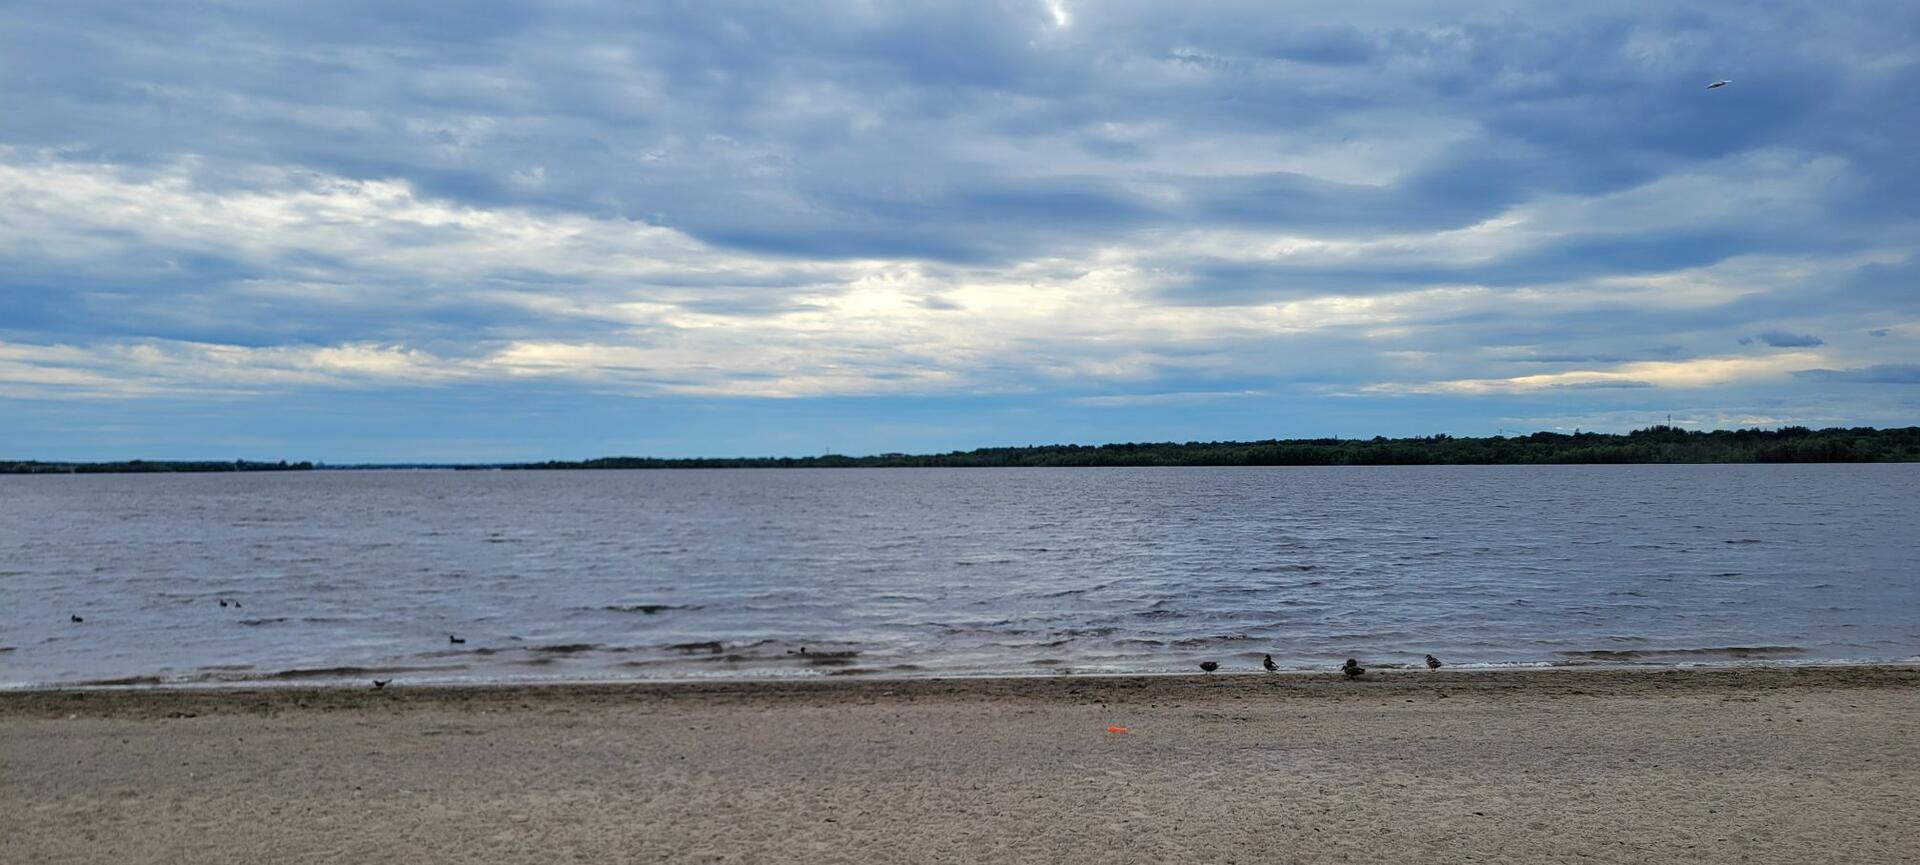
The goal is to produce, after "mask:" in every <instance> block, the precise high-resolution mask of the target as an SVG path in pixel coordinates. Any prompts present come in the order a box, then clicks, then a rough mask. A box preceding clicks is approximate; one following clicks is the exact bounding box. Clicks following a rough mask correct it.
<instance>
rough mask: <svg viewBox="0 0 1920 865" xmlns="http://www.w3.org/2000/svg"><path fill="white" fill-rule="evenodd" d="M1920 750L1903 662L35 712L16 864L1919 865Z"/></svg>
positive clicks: (8, 779) (24, 731)
mask: <svg viewBox="0 0 1920 865" xmlns="http://www.w3.org/2000/svg"><path fill="white" fill-rule="evenodd" d="M1109 724H1121V725H1125V726H1126V727H1128V728H1129V730H1130V731H1129V732H1127V733H1108V732H1106V728H1107V726H1108V725H1109ZM1917 734H1920V671H1916V670H1912V669H1904V668H1884V667H1882V668H1865V667H1861V668H1823V669H1799V670H1787V669H1742V670H1718V671H1699V670H1694V671H1688V670H1671V671H1637V672H1626V671H1620V672H1562V671H1548V672H1499V673H1453V672H1450V671H1447V672H1441V673H1438V674H1427V673H1425V672H1399V673H1393V674H1389V675H1386V676H1384V677H1380V679H1379V680H1378V681H1370V682H1355V683H1347V682H1341V681H1336V680H1334V679H1333V678H1332V677H1298V676H1250V675H1234V676H1227V675H1221V676H1215V677H1211V678H1202V677H1201V676H1199V675H1195V676H1192V677H1180V678H1115V679H1098V678H1071V679H1024V680H1022V679H1000V680H971V681H969V680H947V681H938V680H934V681H826V682H809V683H792V684H771V685H769V684H754V685H747V684H728V685H658V686H651V685H649V686H637V685H627V686H560V687H535V688H528V687H488V688H466V689H449V688H434V689H429V688H409V687H407V685H406V683H405V682H404V681H403V682H401V683H399V684H396V685H394V686H393V687H391V688H389V689H387V690H384V691H372V690H358V689H356V690H344V689H336V690H319V689H308V690H259V691H244V692H237V691H228V692H151V691H149V692H111V693H109V692H90V693H73V692H39V693H26V694H22V693H14V694H6V695H0V862H4V863H7V865H14V863H20V865H26V863H61V862H114V863H137V862H183V863H184V862H192V863H218V862H246V863H270V862H354V863H360V862H458V863H463V865H473V863H499V862H505V863H515V862H539V863H558V862H575V861H580V862H654V861H671V862H1049V863H1051V862H1098V863H1116V862H1246V863H1254V862H1258V863H1284V862H1341V861H1353V862H1465V861H1476V862H1485V861H1496V862H1561V861H1581V862H1783V863H1785V862H1791V863H1808V862H1847V863H1864V862H1915V861H1920V760H1917V759H1916V758H1917V757H1920V735H1917Z"/></svg>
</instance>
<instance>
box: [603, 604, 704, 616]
mask: <svg viewBox="0 0 1920 865" xmlns="http://www.w3.org/2000/svg"><path fill="white" fill-rule="evenodd" d="M600 609H602V610H606V611H607V612H609V613H643V614H645V615H649V616H657V615H659V614H661V613H664V612H666V611H668V610H698V609H700V605H699V604H691V605H681V604H608V605H606V606H604V607H601V608H600Z"/></svg>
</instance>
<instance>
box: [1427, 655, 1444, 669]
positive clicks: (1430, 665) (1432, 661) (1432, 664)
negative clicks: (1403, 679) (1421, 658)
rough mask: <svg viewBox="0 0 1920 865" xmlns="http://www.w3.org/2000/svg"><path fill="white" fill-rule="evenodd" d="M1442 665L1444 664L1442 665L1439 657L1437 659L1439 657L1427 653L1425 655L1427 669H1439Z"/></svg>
mask: <svg viewBox="0 0 1920 865" xmlns="http://www.w3.org/2000/svg"><path fill="white" fill-rule="evenodd" d="M1442 666H1444V665H1443V664H1441V663H1440V659H1439V658H1436V657H1434V656H1432V655H1428V656H1427V669H1429V670H1438V669H1440V668H1441V667H1442Z"/></svg>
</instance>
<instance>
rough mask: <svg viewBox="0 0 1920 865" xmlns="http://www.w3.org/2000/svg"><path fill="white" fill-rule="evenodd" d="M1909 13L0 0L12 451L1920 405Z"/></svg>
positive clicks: (333, 447)
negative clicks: (0, 2)
mask: <svg viewBox="0 0 1920 865" xmlns="http://www.w3.org/2000/svg"><path fill="white" fill-rule="evenodd" d="M1590 9H1604V11H1589V10H1590ZM1916 32H1920V6H1917V5H1915V4H1912V3H1910V2H1905V0H1888V2H1879V3H1874V2H1859V3H1855V2H1823V3H1812V2H1805V3H1756V4H1738V3H1713V4H1677V3H1671V2H1648V3H1641V4H1627V3H1619V4H1615V3H1609V4H1561V3H1489V2H1471V0H1445V2H1364V3H1325V2H1299V3H1291V2H1284V3H1283V2H1274V0H1260V2H1247V3H1130V2H1099V3H1094V2H1081V0H1030V2H1029V0H1010V2H1001V3H994V2H982V0H965V2H955V3H882V2H855V0H843V2H831V3H806V2H789V3H778V4H770V3H759V2H755V3H737V4H736V3H726V2H712V0H699V2H686V3H635V2H627V0H619V2H612V0H609V2H596V0H551V2H512V3H507V2H480V0H460V2H424V0H422V2H408V3H392V2H387V0H363V2H328V3H312V2H285V3H277V2H256V0H245V2H242V0H202V2H151V3H124V2H84V0H12V2H9V3H7V4H5V5H4V6H0V76H3V77H4V82H3V83H4V89H3V90H0V93H4V97H0V203H3V205H4V206H0V458H27V457H41V458H65V459H89V458H123V457H134V456H146V457H207V458H234V457H247V458H274V459H277V458H282V457H289V458H315V459H321V460H330V461H355V460H422V459H425V460H440V459H444V460H466V459H520V458H548V457H583V456H594V455H602V454H652V455H665V456H680V455H694V454H718V455H738V454H806V453H819V452H823V451H828V450H832V451H835V452H841V453H870V452H877V451H888V450H902V451H925V450H943V449H950V448H960V447H974V446H979V445H999V444H1027V443H1046V442H1065V441H1077V442H1085V443H1095V442H1107V441H1133V440H1168V439H1173V440H1188V439H1221V438H1264V437H1273V436H1280V437H1288V436H1320V435H1374V434H1387V435H1400V434H1427V433H1434V432H1450V433H1454V434H1460V435H1480V434H1492V433H1495V432H1497V431H1498V430H1500V429H1503V428H1504V429H1506V430H1508V431H1514V430H1534V429H1555V428H1567V429H1571V428H1573V427H1583V428H1588V429H1602V430H1624V429H1631V428H1634V427H1637V426H1644V425H1646V424H1648V423H1652V422H1657V421H1659V420H1662V419H1664V417H1665V416H1666V415H1667V414H1668V413H1672V415H1673V417H1674V419H1675V420H1676V421H1677V422H1680V423H1683V424H1687V425H1693V426H1697V427H1701V428H1711V427H1727V426H1746V425H1777V424H1787V423H1802V424H1808V425H1813V426H1831V425H1856V424H1859V425H1879V426H1885V425H1908V424H1914V423H1920V255H1917V253H1920V157H1917V156H1916V155H1915V154H1916V144H1915V142H1916V141H1920V101H1917V100H1920V96H1917V95H1916V94H1920V49H1916V48H1915V45H1914V41H1913V34H1914V33H1916ZM1720 78H1730V79H1733V83H1732V84H1731V85H1730V86H1727V87H1725V88H1721V89H1717V90H1712V91H1709V90H1707V89H1705V85H1706V84H1707V83H1709V82H1711V81H1714V80H1716V79H1720Z"/></svg>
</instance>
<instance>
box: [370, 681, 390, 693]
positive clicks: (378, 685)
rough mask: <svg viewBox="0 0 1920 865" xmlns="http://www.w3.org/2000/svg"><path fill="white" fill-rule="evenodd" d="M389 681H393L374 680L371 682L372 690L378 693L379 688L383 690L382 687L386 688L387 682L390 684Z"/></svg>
mask: <svg viewBox="0 0 1920 865" xmlns="http://www.w3.org/2000/svg"><path fill="white" fill-rule="evenodd" d="M391 681H393V680H392V679H375V680H373V689H374V690H376V691H378V690H380V689H381V688H384V687H386V686H387V683H388V682H391Z"/></svg>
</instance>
